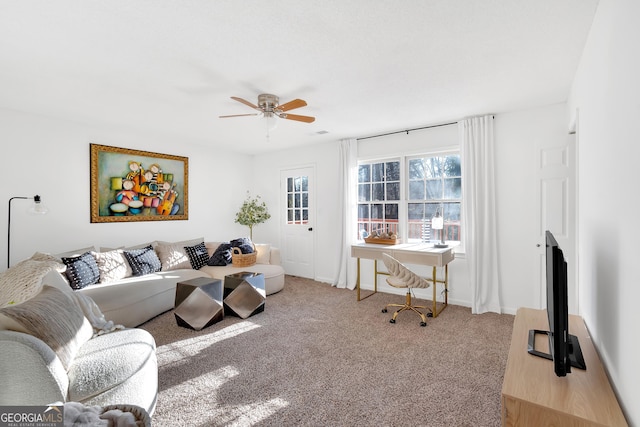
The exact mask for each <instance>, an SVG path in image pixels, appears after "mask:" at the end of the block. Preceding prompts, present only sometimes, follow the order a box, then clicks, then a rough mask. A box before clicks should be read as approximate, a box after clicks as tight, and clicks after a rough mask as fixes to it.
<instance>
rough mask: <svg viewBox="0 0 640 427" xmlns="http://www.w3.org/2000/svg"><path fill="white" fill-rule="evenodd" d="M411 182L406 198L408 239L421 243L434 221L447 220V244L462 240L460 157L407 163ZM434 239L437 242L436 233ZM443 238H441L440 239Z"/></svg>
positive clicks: (419, 158) (433, 157) (445, 233)
mask: <svg viewBox="0 0 640 427" xmlns="http://www.w3.org/2000/svg"><path fill="white" fill-rule="evenodd" d="M407 166H408V167H407V172H408V173H407V175H408V182H409V189H408V197H407V218H408V220H407V226H408V229H407V239H408V241H411V240H416V239H422V235H423V232H425V230H429V229H430V228H431V218H433V217H434V216H435V215H436V212H438V213H440V215H442V217H443V218H444V230H442V233H443V234H444V240H456V241H459V240H460V207H461V205H460V204H461V201H462V171H461V168H460V155H459V154H450V155H441V156H428V157H415V158H409V159H407ZM425 234H427V235H429V234H431V238H432V239H433V238H436V236H434V235H433V233H428V232H425ZM437 238H440V236H437Z"/></svg>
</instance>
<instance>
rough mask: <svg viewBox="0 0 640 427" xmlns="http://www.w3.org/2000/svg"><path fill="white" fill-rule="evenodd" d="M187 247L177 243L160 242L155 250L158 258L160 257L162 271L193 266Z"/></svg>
mask: <svg viewBox="0 0 640 427" xmlns="http://www.w3.org/2000/svg"><path fill="white" fill-rule="evenodd" d="M185 247H186V246H184V245H180V244H177V243H158V245H157V246H156V248H155V250H156V254H158V258H160V263H161V264H162V271H170V270H179V269H182V268H191V263H190V260H189V256H188V255H187V252H186V251H185Z"/></svg>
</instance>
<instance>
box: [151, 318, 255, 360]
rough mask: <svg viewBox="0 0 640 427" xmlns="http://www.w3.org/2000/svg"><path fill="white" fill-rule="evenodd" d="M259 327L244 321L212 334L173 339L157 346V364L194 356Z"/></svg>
mask: <svg viewBox="0 0 640 427" xmlns="http://www.w3.org/2000/svg"><path fill="white" fill-rule="evenodd" d="M260 327H261V326H260V325H257V324H255V323H253V322H249V321H244V322H239V323H236V324H234V325H230V326H228V327H226V328H224V329H220V330H219V331H216V332H214V333H212V334H206V335H198V336H197V337H193V338H187V339H184V340H180V341H175V342H172V343H171V344H165V345H163V346H160V347H158V349H157V350H156V354H157V355H158V365H159V366H166V365H168V364H171V363H175V362H179V361H182V360H183V359H184V358H187V357H192V356H195V355H197V354H198V353H200V352H201V351H202V350H204V349H206V348H208V347H211V346H212V345H214V344H216V343H219V342H220V341H224V340H226V339H229V338H233V337H236V336H238V335H240V334H243V333H245V332H249V331H251V330H253V329H256V328H260Z"/></svg>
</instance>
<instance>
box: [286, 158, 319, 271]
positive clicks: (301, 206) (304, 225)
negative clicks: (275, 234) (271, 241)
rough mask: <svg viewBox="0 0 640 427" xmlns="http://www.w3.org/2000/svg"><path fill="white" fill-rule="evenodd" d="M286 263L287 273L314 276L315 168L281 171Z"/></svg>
mask: <svg viewBox="0 0 640 427" xmlns="http://www.w3.org/2000/svg"><path fill="white" fill-rule="evenodd" d="M280 181H281V185H280V188H281V193H282V204H281V206H282V209H283V212H282V214H283V216H282V217H283V218H284V221H283V224H282V232H281V242H282V243H281V245H280V246H281V248H282V249H281V251H282V266H283V267H284V270H285V272H286V273H287V274H291V275H294V276H300V277H307V278H310V279H313V278H314V274H315V272H314V259H315V257H314V252H315V250H314V241H315V239H314V236H315V232H314V229H313V224H314V221H315V168H314V167H312V166H310V167H304V168H299V169H287V170H283V171H281V172H280Z"/></svg>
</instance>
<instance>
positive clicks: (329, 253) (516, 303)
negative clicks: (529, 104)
mask: <svg viewBox="0 0 640 427" xmlns="http://www.w3.org/2000/svg"><path fill="white" fill-rule="evenodd" d="M566 136H567V118H566V106H565V105H564V104H558V105H553V106H548V107H542V108H536V109H532V110H526V111H518V112H512V113H506V114H498V115H496V171H497V172H496V174H497V177H496V178H497V186H498V188H497V210H498V213H497V215H498V228H499V230H498V246H499V251H500V273H501V280H502V287H501V297H502V307H503V311H504V312H506V313H511V314H515V312H516V310H517V309H518V308H519V307H535V308H537V307H538V292H539V290H538V287H539V286H538V285H536V284H535V283H534V276H535V275H534V268H535V267H536V265H537V264H536V262H537V258H536V257H535V255H534V247H535V244H536V242H535V240H533V239H532V235H534V234H535V233H534V232H532V230H534V231H535V208H536V203H535V202H536V201H535V199H534V198H533V197H532V195H533V194H534V193H535V192H534V189H535V181H534V179H535V161H534V159H535V141H537V140H541V139H542V140H545V139H550V138H566ZM458 145H459V143H458V128H457V126H456V125H453V126H443V127H436V128H432V129H427V130H420V131H414V132H410V133H409V134H408V135H407V134H406V133H399V134H395V135H389V136H385V137H379V138H372V139H364V140H360V141H359V142H358V156H359V157H360V158H361V159H375V158H384V157H392V156H396V155H400V154H419V153H424V152H426V151H429V150H446V149H450V148H452V147H453V148H455V147H457V146H458ZM338 162H339V161H338V143H337V142H335V143H327V144H320V145H311V146H308V145H303V146H301V147H300V148H298V149H294V150H286V151H281V152H277V153H270V154H264V155H260V156H256V157H255V158H254V167H253V170H254V172H255V185H254V189H255V190H256V192H257V193H259V194H260V195H261V196H262V197H263V198H264V200H265V201H267V203H268V204H269V205H270V206H278V205H279V201H280V193H279V192H280V189H279V188H280V183H279V179H280V170H281V169H286V168H292V167H298V166H304V165H310V164H314V165H316V179H317V191H318V199H317V203H318V206H319V208H318V220H319V223H318V224H317V225H315V226H314V229H315V230H316V251H315V253H316V259H315V265H316V279H317V280H321V281H325V282H332V281H333V279H334V277H335V275H336V273H337V266H338V263H337V258H336V255H335V254H336V253H337V249H338V246H337V245H338V242H339V241H340V239H339V238H340V236H339V235H338V234H337V233H339V232H340V230H339V228H338V227H336V226H335V224H337V223H338V221H339V219H340V216H339V213H338V212H337V211H336V210H335V208H334V206H335V202H336V195H337V194H338V192H337V185H338V179H337V176H338ZM273 214H274V215H273V217H272V219H271V220H270V221H274V223H271V224H270V225H269V226H267V224H269V223H267V224H264V225H259V226H257V227H256V228H255V229H254V236H255V235H257V236H260V237H261V238H262V239H265V240H268V241H278V239H279V228H278V227H277V224H278V223H281V222H282V221H284V216H282V215H279V213H278V212H273ZM527 225H529V226H527ZM418 270H419V271H418V272H419V273H421V274H427V273H429V271H427V269H426V268H423V269H422V270H420V269H418ZM372 271H373V265H372V261H366V260H363V261H362V273H363V274H362V287H363V288H365V289H373V273H372ZM449 272H450V293H449V301H450V302H451V303H454V304H459V305H465V306H470V304H471V288H470V284H469V277H468V274H467V265H466V260H465V258H464V254H459V255H458V257H457V259H456V260H455V261H454V262H453V263H451V264H450V271H449ZM379 286H380V288H381V289H382V290H384V291H385V292H396V293H398V292H400V293H401V292H402V290H397V289H395V288H391V287H390V286H388V285H386V283H384V280H380V281H379ZM417 294H418V296H423V295H424V296H429V295H430V294H429V290H425V291H423V292H422V293H421V292H418V293H417Z"/></svg>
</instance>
